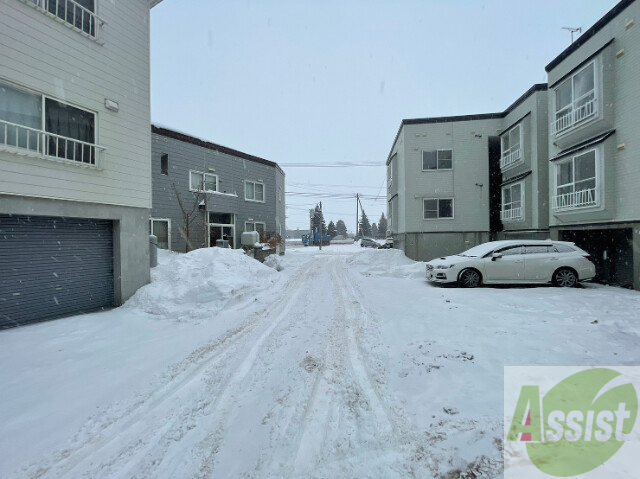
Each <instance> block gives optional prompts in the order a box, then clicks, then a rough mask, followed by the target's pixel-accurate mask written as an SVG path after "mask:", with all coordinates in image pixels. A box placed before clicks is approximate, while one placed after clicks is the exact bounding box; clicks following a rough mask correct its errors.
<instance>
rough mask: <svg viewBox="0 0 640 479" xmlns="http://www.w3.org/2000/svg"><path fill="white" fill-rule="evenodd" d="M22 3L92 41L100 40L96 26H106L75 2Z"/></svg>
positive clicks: (31, 0) (34, 0) (39, 0)
mask: <svg viewBox="0 0 640 479" xmlns="http://www.w3.org/2000/svg"><path fill="white" fill-rule="evenodd" d="M22 2H24V3H26V4H27V5H30V6H32V7H34V8H37V9H38V10H40V11H41V12H43V13H44V14H46V15H48V16H50V17H53V18H55V19H56V20H58V21H59V22H62V23H64V24H65V25H66V26H68V27H70V28H72V29H73V30H76V31H77V32H79V33H81V34H83V35H86V36H88V37H90V38H92V39H97V38H98V29H97V28H96V26H102V25H103V24H104V21H102V20H101V19H100V18H99V17H98V15H96V14H95V13H94V12H93V11H91V10H90V9H88V8H86V7H83V6H82V5H80V3H78V2H77V1H75V0H22Z"/></svg>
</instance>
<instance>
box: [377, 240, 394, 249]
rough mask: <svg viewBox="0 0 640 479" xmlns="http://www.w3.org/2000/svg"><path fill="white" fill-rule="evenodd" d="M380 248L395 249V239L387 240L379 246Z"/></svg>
mask: <svg viewBox="0 0 640 479" xmlns="http://www.w3.org/2000/svg"><path fill="white" fill-rule="evenodd" d="M378 249H393V241H387V242H386V243H385V244H381V245H380V246H378Z"/></svg>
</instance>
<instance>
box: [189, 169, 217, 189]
mask: <svg viewBox="0 0 640 479" xmlns="http://www.w3.org/2000/svg"><path fill="white" fill-rule="evenodd" d="M189 189H190V190H191V191H199V192H203V193H214V192H216V191H218V175H214V174H213V173H203V172H202V171H193V170H191V171H189Z"/></svg>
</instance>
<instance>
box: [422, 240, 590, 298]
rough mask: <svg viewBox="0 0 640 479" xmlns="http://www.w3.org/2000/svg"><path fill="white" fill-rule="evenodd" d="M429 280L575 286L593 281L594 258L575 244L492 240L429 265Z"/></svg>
mask: <svg viewBox="0 0 640 479" xmlns="http://www.w3.org/2000/svg"><path fill="white" fill-rule="evenodd" d="M426 273H427V279H428V280H429V281H433V282H435V283H455V282H457V283H458V284H459V285H460V286H462V287H464V288H475V287H477V286H480V285H481V284H535V283H540V284H547V283H552V284H553V285H554V286H562V287H572V286H576V285H577V284H578V282H579V281H586V280H589V279H592V278H593V277H594V276H595V275H596V267H595V265H594V264H593V263H592V261H591V256H589V253H587V252H586V251H583V250H581V249H580V248H578V247H577V246H576V245H575V244H573V243H568V242H565V241H551V240H544V241H540V240H517V241H516V240H509V241H491V242H489V243H484V244H481V245H478V246H475V247H473V248H471V249H469V250H467V251H465V252H464V253H460V254H457V255H454V256H447V257H444V258H438V259H434V260H432V261H429V262H428V263H427V271H426Z"/></svg>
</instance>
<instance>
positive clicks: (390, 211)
mask: <svg viewBox="0 0 640 479" xmlns="http://www.w3.org/2000/svg"><path fill="white" fill-rule="evenodd" d="M387 222H388V224H387V227H388V228H391V227H392V226H393V200H391V201H389V209H387Z"/></svg>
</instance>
